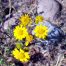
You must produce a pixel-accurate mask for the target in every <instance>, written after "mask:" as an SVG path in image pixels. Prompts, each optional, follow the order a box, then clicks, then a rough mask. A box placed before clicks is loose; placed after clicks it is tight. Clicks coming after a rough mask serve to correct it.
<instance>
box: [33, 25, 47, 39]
mask: <svg viewBox="0 0 66 66" xmlns="http://www.w3.org/2000/svg"><path fill="white" fill-rule="evenodd" d="M34 33H35V36H36V37H38V38H42V39H45V38H46V37H47V35H48V27H47V26H43V25H38V26H36V27H35V29H34Z"/></svg>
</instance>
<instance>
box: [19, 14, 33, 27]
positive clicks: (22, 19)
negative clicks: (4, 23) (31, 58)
mask: <svg viewBox="0 0 66 66" xmlns="http://www.w3.org/2000/svg"><path fill="white" fill-rule="evenodd" d="M19 20H20V22H21V24H22V25H23V26H27V25H29V24H31V23H32V20H31V18H30V17H29V15H28V14H25V15H22V16H21V17H20V18H19Z"/></svg>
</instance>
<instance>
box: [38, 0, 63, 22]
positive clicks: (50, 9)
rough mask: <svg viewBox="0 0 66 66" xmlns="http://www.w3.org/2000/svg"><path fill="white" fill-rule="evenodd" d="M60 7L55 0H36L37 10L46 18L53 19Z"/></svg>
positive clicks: (57, 14)
mask: <svg viewBox="0 0 66 66" xmlns="http://www.w3.org/2000/svg"><path fill="white" fill-rule="evenodd" d="M61 9H62V6H61V4H60V3H59V2H58V1H55V0H38V8H37V12H38V14H40V13H41V12H43V13H42V14H40V15H42V16H43V17H44V18H45V19H46V20H50V21H53V20H55V19H56V18H57V17H58V16H59V13H60V11H61Z"/></svg>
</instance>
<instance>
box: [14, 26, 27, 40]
mask: <svg viewBox="0 0 66 66" xmlns="http://www.w3.org/2000/svg"><path fill="white" fill-rule="evenodd" d="M13 33H14V37H15V38H16V39H18V40H22V39H23V38H25V37H26V36H27V35H28V32H27V29H26V28H25V27H21V26H16V27H15V29H14V31H13Z"/></svg>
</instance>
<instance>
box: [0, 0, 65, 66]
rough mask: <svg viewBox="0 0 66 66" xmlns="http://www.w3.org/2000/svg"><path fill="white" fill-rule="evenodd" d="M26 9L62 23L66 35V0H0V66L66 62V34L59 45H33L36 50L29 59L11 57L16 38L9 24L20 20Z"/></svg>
mask: <svg viewBox="0 0 66 66" xmlns="http://www.w3.org/2000/svg"><path fill="white" fill-rule="evenodd" d="M10 9H11V10H10ZM36 11H37V12H36ZM27 12H28V13H29V14H30V15H32V16H33V17H34V15H35V14H37V13H38V14H39V15H42V16H43V17H44V18H45V20H47V21H49V22H51V23H52V24H54V25H57V26H58V27H60V28H61V29H62V30H63V32H64V34H65V36H66V0H38V1H37V0H0V66H23V65H24V66H66V37H65V38H64V39H63V40H62V42H59V43H58V46H57V45H52V43H51V45H48V49H49V51H47V50H44V49H43V48H45V47H43V45H42V47H41V46H38V45H31V46H30V47H29V48H30V52H33V53H36V54H35V56H33V58H32V59H31V61H30V62H29V63H21V62H18V61H16V60H14V59H13V57H11V54H10V52H11V50H12V49H13V48H14V44H15V40H14V38H13V37H12V30H10V29H8V28H9V27H11V26H13V25H15V24H17V22H18V18H19V17H20V16H21V15H22V14H23V13H27ZM39 57H40V58H39ZM38 58H39V59H40V61H39V59H38ZM35 59H38V60H36V61H35Z"/></svg>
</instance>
